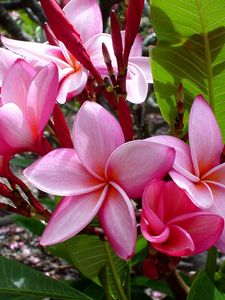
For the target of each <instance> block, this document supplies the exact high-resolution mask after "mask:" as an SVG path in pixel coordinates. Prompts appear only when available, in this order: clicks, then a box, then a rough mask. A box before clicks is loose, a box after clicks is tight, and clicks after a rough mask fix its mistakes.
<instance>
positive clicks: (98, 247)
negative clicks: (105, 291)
mask: <svg viewBox="0 0 225 300" xmlns="http://www.w3.org/2000/svg"><path fill="white" fill-rule="evenodd" d="M106 243H107V242H105V241H104V242H103V241H101V240H100V239H99V238H98V237H97V236H90V235H79V236H75V237H73V238H72V239H70V240H68V241H66V242H64V243H61V244H59V245H56V246H53V247H48V250H49V251H51V252H52V253H53V254H55V255H58V256H60V257H63V258H65V259H67V260H68V261H69V262H71V263H72V264H73V265H74V266H75V267H76V268H78V269H79V271H80V272H81V273H82V274H83V275H84V276H85V277H87V278H89V279H91V280H92V281H94V282H95V283H97V284H100V285H103V282H102V280H101V279H102V278H101V276H100V275H101V274H102V270H104V276H105V277H107V278H105V279H106V281H107V285H108V288H109V291H110V293H111V294H112V295H113V296H115V297H116V296H117V294H118V287H117V283H116V282H115V277H116V276H118V279H119V281H120V283H121V284H123V283H124V282H125V278H126V275H127V262H125V261H123V260H121V259H120V258H119V257H118V256H116V255H115V253H114V252H113V250H112V249H111V247H110V246H109V244H108V243H107V244H106ZM109 256H110V257H109ZM110 259H111V261H110ZM110 262H111V263H112V264H113V267H114V270H113V271H112V267H111V265H110Z"/></svg>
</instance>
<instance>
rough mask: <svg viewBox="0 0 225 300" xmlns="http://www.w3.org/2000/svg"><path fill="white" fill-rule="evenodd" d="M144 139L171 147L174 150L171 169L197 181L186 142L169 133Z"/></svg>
mask: <svg viewBox="0 0 225 300" xmlns="http://www.w3.org/2000/svg"><path fill="white" fill-rule="evenodd" d="M146 140H148V141H151V142H156V143H159V144H162V145H166V146H170V147H173V148H174V149H175V151H176V156H175V160H174V164H173V169H175V170H176V171H177V172H179V173H181V174H182V175H183V176H185V177H187V178H188V179H189V180H192V181H196V182H198V181H199V178H198V177H196V176H195V175H193V174H194V168H193V165H192V160H191V152H190V148H189V146H188V145H187V144H186V143H184V142H183V141H182V140H180V139H178V138H176V137H173V136H169V135H159V136H153V137H150V138H147V139H146Z"/></svg>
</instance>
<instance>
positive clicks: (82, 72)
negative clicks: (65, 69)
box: [57, 66, 88, 104]
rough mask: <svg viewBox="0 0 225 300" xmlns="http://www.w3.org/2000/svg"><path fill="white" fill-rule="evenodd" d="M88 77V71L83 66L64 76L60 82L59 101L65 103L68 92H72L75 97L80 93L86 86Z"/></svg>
mask: <svg viewBox="0 0 225 300" xmlns="http://www.w3.org/2000/svg"><path fill="white" fill-rule="evenodd" d="M87 79H88V71H87V70H86V69H85V68H83V67H82V66H81V67H80V69H79V70H77V71H76V72H73V73H72V74H69V75H68V76H66V77H65V78H63V80H62V81H61V82H60V89H59V93H58V96H57V101H58V102H59V103H60V104H64V103H65V102H66V98H67V96H68V94H70V93H72V94H73V97H75V96H77V95H78V94H80V93H81V92H82V91H83V89H84V88H85V85H86V83H87Z"/></svg>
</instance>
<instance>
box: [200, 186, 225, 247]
mask: <svg viewBox="0 0 225 300" xmlns="http://www.w3.org/2000/svg"><path fill="white" fill-rule="evenodd" d="M209 186H210V189H211V191H212V193H213V200H214V201H213V205H212V206H211V207H210V208H209V209H207V210H205V211H206V212H209V213H212V214H217V215H219V216H221V217H222V218H223V220H225V188H224V187H221V186H218V185H215V184H212V183H209ZM215 246H216V247H217V248H218V249H219V250H220V251H221V252H223V253H225V227H224V229H223V232H222V234H221V236H220V238H219V240H218V241H217V242H216V244H215Z"/></svg>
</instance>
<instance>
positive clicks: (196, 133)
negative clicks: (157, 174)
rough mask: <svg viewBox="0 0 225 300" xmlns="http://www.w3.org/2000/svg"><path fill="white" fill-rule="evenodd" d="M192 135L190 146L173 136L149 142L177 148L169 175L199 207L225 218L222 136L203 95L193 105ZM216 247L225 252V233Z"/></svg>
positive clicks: (224, 175)
mask: <svg viewBox="0 0 225 300" xmlns="http://www.w3.org/2000/svg"><path fill="white" fill-rule="evenodd" d="M188 133H189V145H187V144H186V143H184V142H183V141H181V140H179V139H177V138H175V137H171V136H157V137H152V138H149V139H148V140H150V141H152V142H154V141H155V142H157V143H161V144H164V145H170V146H171V147H173V148H174V149H175V151H176V157H175V161H174V165H173V168H172V170H171V171H170V172H169V174H170V176H171V177H172V179H173V180H174V181H175V183H176V184H177V185H178V186H179V187H180V188H182V189H183V190H185V192H186V193H187V195H188V196H189V197H190V199H191V200H192V201H193V203H194V204H195V205H196V206H198V207H200V208H201V209H204V210H205V209H207V210H208V211H210V212H215V213H217V214H219V215H221V216H222V217H223V218H225V163H221V154H222V151H223V142H222V136H221V132H220V129H219V126H218V124H217V121H216V119H215V116H214V114H213V112H212V110H211V107H210V106H209V104H208V103H207V102H206V101H205V100H204V99H203V97H202V96H198V97H197V98H196V99H195V101H194V102H193V104H192V108H191V112H190V117H189V125H188ZM210 226H211V225H210ZM216 246H217V247H218V248H219V249H220V250H221V251H223V252H225V231H223V234H222V235H221V238H220V239H219V241H218V243H216Z"/></svg>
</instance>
